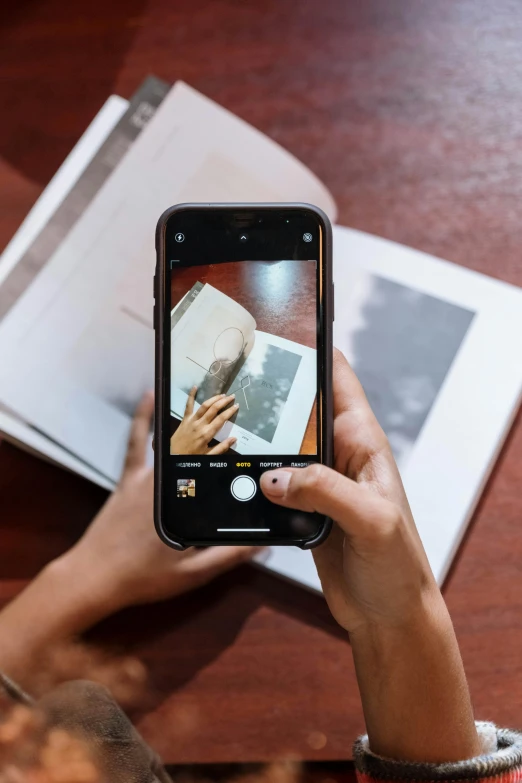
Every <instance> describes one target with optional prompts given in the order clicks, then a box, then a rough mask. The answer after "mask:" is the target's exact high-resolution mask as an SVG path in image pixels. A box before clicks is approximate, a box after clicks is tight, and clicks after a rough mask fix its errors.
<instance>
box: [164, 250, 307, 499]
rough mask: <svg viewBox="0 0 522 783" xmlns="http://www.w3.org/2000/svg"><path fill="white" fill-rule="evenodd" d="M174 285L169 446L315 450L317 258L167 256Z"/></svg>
mask: <svg viewBox="0 0 522 783" xmlns="http://www.w3.org/2000/svg"><path fill="white" fill-rule="evenodd" d="M170 283H171V290H170V295H171V324H170V326H171V332H170V418H171V437H170V454H171V455H172V456H176V457H177V458H178V462H179V458H180V457H182V456H184V455H185V456H190V457H196V456H201V455H208V456H209V457H212V458H214V457H215V458H216V462H218V461H219V458H220V457H222V458H227V459H230V458H234V457H238V456H239V455H241V456H244V457H248V456H256V457H260V458H263V457H266V458H270V457H277V456H279V455H289V456H290V455H296V456H299V455H310V456H314V455H317V453H318V445H317V262H316V261H315V260H313V259H305V260H293V259H286V260H285V259H281V260H279V261H273V260H271V261H263V260H254V261H250V260H240V261H226V260H225V261H222V262H220V263H208V264H204V263H203V264H201V263H198V264H197V265H194V266H191V265H180V264H178V262H176V261H175V260H173V261H172V262H171V276H170ZM264 462H266V467H272V464H271V462H270V459H267V460H265V461H264ZM264 462H261V464H260V466H261V467H263V466H264ZM181 464H182V461H181V463H180V467H181ZM234 464H235V463H234ZM239 464H241V461H239ZM245 464H248V463H245ZM299 464H300V463H299ZM303 464H304V463H303ZM187 486H188V485H187ZM192 489H193V488H192ZM180 493H181V494H180ZM178 496H180V497H185V496H188V497H190V496H194V492H193V491H192V492H191V487H188V489H187V491H186V492H185V485H184V484H181V485H180V484H179V482H178Z"/></svg>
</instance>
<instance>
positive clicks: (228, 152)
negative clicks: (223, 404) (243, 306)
mask: <svg viewBox="0 0 522 783" xmlns="http://www.w3.org/2000/svg"><path fill="white" fill-rule="evenodd" d="M127 105H128V104H127V103H126V102H124V101H123V100H122V99H117V98H114V99H113V100H111V102H110V104H108V105H107V106H106V107H105V109H104V110H103V112H102V113H101V114H100V117H99V118H98V119H97V120H96V121H95V122H93V126H92V128H91V129H90V131H89V132H88V133H87V134H86V135H85V138H84V139H82V140H81V142H80V143H79V146H78V150H75V151H74V152H73V153H72V154H71V156H70V159H69V160H68V163H67V165H66V166H64V167H63V172H62V171H61V172H60V177H57V178H55V180H53V183H51V186H50V188H49V190H48V191H46V192H44V194H43V195H42V197H41V199H40V200H39V202H38V203H37V205H36V207H35V210H33V211H32V213H31V215H30V220H28V221H27V222H26V223H24V225H23V227H22V229H21V231H20V232H19V233H18V234H17V235H16V236H15V238H14V239H13V241H12V243H10V245H9V247H8V248H7V250H6V252H5V253H4V255H3V256H2V258H1V260H0V302H1V301H2V298H3V296H4V291H3V286H2V285H1V281H2V280H3V279H5V278H6V277H7V275H10V274H11V271H12V270H14V268H15V267H16V265H17V264H18V263H20V260H21V258H23V256H24V253H25V252H26V250H27V249H28V247H29V246H30V244H31V243H32V242H33V241H34V239H35V238H36V236H37V234H38V232H39V231H40V230H43V229H44V228H45V225H46V223H47V221H48V220H50V219H51V218H52V215H53V213H54V212H55V211H56V208H57V206H58V205H59V203H60V202H61V201H62V200H64V199H66V198H67V193H68V192H70V190H71V188H72V187H73V186H74V183H75V182H76V181H77V180H80V179H81V176H82V172H83V171H84V170H85V167H86V166H88V164H89V161H90V160H91V159H94V158H95V157H96V154H97V151H98V150H99V149H100V147H101V145H102V144H103V143H104V141H105V139H107V137H108V136H110V134H111V131H112V129H113V128H114V127H115V126H116V125H117V123H118V122H119V121H120V120H121V117H122V115H123V114H124V113H125V111H126V107H127ZM64 172H65V173H66V176H62V174H63V173H64ZM173 173H174V174H173ZM109 174H110V176H109ZM104 176H105V179H104V178H103V177H102V178H101V179H100V181H99V182H98V185H97V187H98V188H99V189H98V190H97V191H96V193H92V194H91V196H90V197H89V199H88V203H87V204H86V206H85V209H84V212H83V214H82V216H81V218H79V219H77V220H75V222H74V225H72V226H71V227H70V228H69V229H68V231H67V235H66V236H65V238H64V239H62V241H61V243H60V246H59V247H58V248H56V249H55V250H54V252H53V253H52V255H51V257H50V258H48V259H45V260H43V261H41V265H40V267H39V271H38V272H37V274H36V276H34V277H32V278H30V281H29V282H30V284H29V285H28V286H27V287H25V288H24V286H22V293H19V292H17V294H16V297H15V301H14V302H13V300H11V302H10V303H9V305H8V306H7V308H5V313H6V314H5V315H4V318H3V320H2V321H1V322H0V401H1V402H2V404H3V406H4V408H3V410H2V411H0V430H1V431H2V432H4V433H6V434H7V437H10V438H12V439H13V440H15V441H17V442H19V443H21V444H23V445H25V446H26V447H28V448H30V449H32V450H33V451H35V452H38V453H42V454H44V455H46V456H47V457H48V458H49V459H52V460H54V461H56V462H58V463H60V464H63V465H64V466H66V467H68V468H69V469H71V470H75V471H76V472H79V473H81V474H82V475H85V476H87V477H88V478H90V479H91V480H93V481H96V482H97V483H99V484H101V485H102V486H106V487H111V486H114V483H115V482H116V481H117V480H118V477H119V474H120V471H121V465H122V460H123V456H124V452H125V444H126V440H127V436H128V431H129V426H130V420H131V418H130V417H131V414H132V410H133V408H134V406H135V404H136V402H137V400H138V398H139V396H140V394H141V392H142V391H143V390H144V389H145V388H149V387H150V386H151V385H152V378H153V358H152V355H153V354H152V346H153V331H152V283H151V280H152V275H153V267H154V248H153V239H152V237H153V232H154V224H155V221H156V219H157V217H158V215H159V214H160V213H161V212H162V211H163V209H165V208H166V207H168V206H170V205H171V204H173V203H175V202H179V201H183V200H195V201H204V200H213V201H229V200H249V201H255V200H258V201H261V200H281V201H285V200H286V201H298V200H300V201H310V202H312V203H316V204H318V205H319V206H322V207H323V209H325V210H326V211H327V212H328V213H329V214H330V217H331V218H332V219H333V218H334V217H335V212H336V210H335V204H334V201H333V199H332V197H331V195H330V194H329V193H328V191H327V190H326V188H325V187H324V186H323V185H322V184H321V183H320V182H319V181H318V180H317V178H315V177H314V176H313V175H312V174H311V173H310V172H308V170H307V169H306V168H305V167H304V166H303V165H302V164H300V163H299V162H297V161H296V160H295V159H294V158H292V157H291V156H290V155H288V154H287V153H286V152H284V151H283V150H281V148H279V147H277V145H275V144H274V143H273V142H271V141H269V140H268V139H266V138H265V137H263V136H262V134H260V133H259V132H257V131H255V130H253V129H252V128H249V126H247V125H246V124H245V123H243V122H242V121H241V120H238V119H237V118H235V117H233V116H232V115H231V114H230V113H228V112H226V111H224V110H223V109H221V108H220V107H218V106H216V104H214V103H212V102H211V101H209V100H208V99H206V98H204V97H203V96H201V95H199V94H198V93H197V92H196V91H194V90H192V89H191V88H189V87H187V86H186V85H183V84H178V85H176V86H175V87H174V88H173V89H172V90H171V91H170V92H169V93H168V95H167V97H166V98H165V99H164V100H163V101H162V102H161V106H160V108H159V109H158V110H157V111H156V112H155V114H154V116H153V117H152V119H150V121H149V122H148V124H147V125H146V127H145V128H144V129H143V130H142V131H141V132H140V133H139V135H138V136H137V138H136V139H135V140H134V141H133V142H132V144H131V145H130V146H129V147H128V149H127V151H126V152H125V154H124V155H123V156H122V158H121V159H120V160H119V163H118V165H117V167H116V168H115V169H114V170H113V171H112V173H110V166H109V167H107V168H106V170H105V175H104ZM101 180H103V181H101ZM334 280H335V283H336V297H335V299H336V308H335V309H336V320H335V324H334V342H335V344H336V345H337V347H339V348H340V349H341V350H342V351H343V352H344V353H345V354H346V355H347V356H348V357H349V359H350V360H351V362H352V364H353V365H354V367H355V369H356V371H357V373H358V375H359V377H360V378H361V380H362V382H363V386H364V388H365V390H366V393H367V395H368V397H369V400H370V402H371V404H372V406H373V407H374V410H375V411H376V413H377V416H378V418H379V420H380V421H381V424H382V425H383V427H384V429H385V431H386V432H387V434H388V437H389V438H390V441H391V443H392V447H393V449H394V452H395V455H396V457H397V459H398V461H399V466H400V470H401V474H402V478H403V481H404V483H405V486H406V490H407V493H408V496H409V499H410V503H411V505H412V509H413V511H414V515H415V518H416V521H417V525H418V527H419V531H420V534H421V537H422V540H423V543H424V546H425V548H426V551H427V554H428V557H429V559H430V563H431V565H432V568H433V570H434V572H435V575H436V577H437V579H438V580H439V582H440V581H442V580H443V578H444V576H445V574H446V572H447V569H448V567H449V565H450V563H451V559H452V557H453V554H454V553H455V551H456V548H457V546H458V543H459V541H460V539H461V537H462V535H463V532H464V530H465V528H466V524H467V522H468V521H469V519H470V516H471V513H472V511H473V508H474V506H475V504H476V502H477V500H478V498H479V496H480V491H481V488H482V486H483V485H484V483H485V481H486V479H487V476H488V474H489V472H490V470H491V468H492V466H493V464H494V460H495V458H496V455H497V454H498V451H499V449H500V447H501V444H502V442H503V439H504V437H505V435H506V433H507V431H508V429H509V426H510V423H511V421H512V419H513V417H514V415H515V413H516V410H517V407H518V405H519V402H520V394H521V389H522V365H521V362H520V360H519V358H518V357H519V351H518V340H519V337H518V335H520V333H521V331H522V294H521V292H520V290H519V289H516V288H514V287H513V286H509V285H506V284H504V283H501V282H499V281H496V280H492V279H490V278H487V277H485V276H483V275H480V274H477V273H474V272H470V271H469V270H466V269H464V268H461V267H458V266H455V265H453V264H448V263H447V262H444V261H441V260H439V259H435V258H433V257H430V256H427V255H426V254H423V253H420V252H418V251H415V250H411V249H408V248H405V247H402V246H400V245H396V244H394V243H392V242H388V241H386V240H382V239H378V238H376V237H371V236H369V235H365V234H362V233H361V232H357V231H352V230H350V229H347V228H343V227H339V226H337V227H335V228H334ZM201 290H203V286H201V288H200V290H199V292H198V293H197V292H196V291H192V292H187V295H186V296H185V297H183V299H182V300H181V302H180V305H179V308H178V309H179V313H178V314H177V315H176V308H174V311H173V313H172V327H173V329H175V328H176V325H177V323H181V320H182V319H183V318H184V317H185V315H186V314H187V313H189V312H190V309H191V307H192V304H193V303H194V302H196V301H197V298H198V297H199V295H200V293H201ZM176 319H177V320H176ZM253 333H254V335H255V342H257V341H258V340H259V343H260V344H261V342H262V340H269V341H271V340H273V339H274V336H271V335H268V334H266V333H263V332H259V331H258V330H257V329H256V327H255V326H254V330H253ZM254 344H255V343H254ZM283 347H284V346H283ZM291 350H294V351H295V350H296V349H295V347H293V348H292V349H291ZM250 355H251V354H250ZM301 361H302V359H301ZM294 385H295V380H294ZM229 388H230V387H229ZM181 391H182V392H183V390H181ZM183 393H186V392H183ZM287 407H288V406H287ZM179 411H180V407H179V405H177V404H176V411H175V414H176V416H178V417H179V416H180V413H179ZM302 419H303V420H304V419H305V413H303V414H302ZM245 429H247V428H245ZM250 431H251V430H250ZM441 488H443V490H441ZM266 566H267V567H268V568H272V569H273V570H274V571H276V572H278V573H280V574H282V575H284V576H287V577H289V578H291V579H295V580H297V581H299V582H301V583H302V584H305V585H307V586H308V587H311V588H313V589H318V588H319V584H318V580H317V575H316V572H315V569H314V567H313V562H312V558H311V556H310V554H309V553H305V552H301V551H300V550H296V549H293V548H274V549H273V550H272V551H271V552H270V553H269V555H268V560H267V562H266Z"/></svg>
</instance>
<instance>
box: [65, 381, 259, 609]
mask: <svg viewBox="0 0 522 783" xmlns="http://www.w3.org/2000/svg"><path fill="white" fill-rule="evenodd" d="M202 407H203V406H202ZM210 407H212V406H210ZM153 410H154V397H153V395H152V394H148V395H146V396H145V397H144V398H143V400H142V402H141V403H140V405H139V407H138V409H137V411H136V415H135V417H134V421H133V425H132V430H131V435H130V440H129V446H128V451H127V459H126V462H125V467H124V471H123V476H122V478H121V481H120V483H119V485H118V487H117V488H116V490H115V492H114V494H113V495H112V496H111V497H110V498H109V500H108V501H107V503H106V504H105V506H104V507H103V508H102V510H101V511H100V513H99V514H98V516H97V517H96V518H95V519H94V521H93V522H92V523H91V525H90V526H89V528H88V529H87V531H86V533H85V534H84V536H83V537H82V538H81V539H80V541H79V542H78V544H77V545H76V546H75V547H74V548H73V549H72V550H71V551H70V552H69V553H68V554H67V555H66V557H67V559H68V560H69V563H70V564H72V565H70V566H69V567H74V570H75V572H76V573H78V574H84V573H88V572H89V571H92V563H95V564H96V568H95V573H94V574H93V576H94V577H95V578H96V580H98V582H99V583H100V585H101V586H102V589H103V592H104V593H105V595H106V596H107V600H109V598H110V601H111V604H112V606H113V607H114V608H121V607H122V606H125V605H129V604H138V603H145V602H149V601H158V600H161V599H164V598H169V597H171V596H174V595H179V594H180V593H183V592H186V591H187V590H191V589H193V588H195V587H198V586H200V585H202V584H205V583H206V582H209V581H211V580H212V579H213V578H214V577H215V576H217V575H218V574H220V573H222V572H223V571H227V570H229V569H230V568H232V567H233V566H235V565H238V564H239V563H244V562H246V561H247V560H249V559H251V557H252V555H253V554H254V552H255V551H257V550H256V549H255V548H253V547H243V546H223V547H209V548H207V549H202V550H197V549H194V548H190V549H187V550H185V551H183V552H178V551H175V550H173V549H171V548H170V547H168V546H166V545H165V544H164V543H163V542H162V541H161V540H160V539H159V537H158V535H157V533H156V531H155V529H154V524H153V488H154V487H153V485H154V478H153V471H152V470H151V469H150V468H148V467H147V465H146V462H145V456H146V448H147V439H148V436H149V430H150V424H151V418H152V414H153ZM99 591H100V586H98V588H97V592H99Z"/></svg>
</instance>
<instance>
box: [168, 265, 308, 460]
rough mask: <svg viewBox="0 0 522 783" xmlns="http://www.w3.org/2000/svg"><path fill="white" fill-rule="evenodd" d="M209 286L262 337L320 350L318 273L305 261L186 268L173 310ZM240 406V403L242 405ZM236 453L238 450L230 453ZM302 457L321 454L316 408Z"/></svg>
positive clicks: (178, 278) (179, 274)
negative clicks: (197, 288) (247, 317)
mask: <svg viewBox="0 0 522 783" xmlns="http://www.w3.org/2000/svg"><path fill="white" fill-rule="evenodd" d="M197 282H200V283H208V284H209V285H213V286H214V287H215V288H217V289H218V290H219V291H221V293H223V294H226V295H227V296H230V297H231V299H233V300H234V301H235V302H237V303H238V304H240V305H241V306H242V307H244V308H245V309H246V310H247V311H248V312H249V313H250V315H251V316H252V317H253V318H254V320H255V322H256V329H258V330H259V331H260V332H267V333H268V334H275V335H277V337H282V338H284V339H285V340H293V341H294V342H296V343H300V344H301V345H306V346H307V347H308V348H315V347H316V329H317V317H316V267H315V265H314V264H313V263H308V262H306V261H291V260H286V261H275V262H274V261H256V262H252V263H249V264H242V263H235V262H229V263H225V264H209V265H208V266H201V267H184V268H180V269H177V270H176V273H175V274H173V275H172V284H171V302H172V305H173V306H174V305H175V304H176V303H177V302H179V301H180V300H181V299H182V298H183V297H184V296H185V294H186V293H187V291H190V289H191V288H192V286H193V285H194V284H195V283H197ZM238 401H239V403H240V404H241V400H240V399H239V400H238ZM231 451H234V449H231ZM299 453H300V454H317V410H316V404H315V403H314V406H313V408H312V410H311V412H310V417H309V419H308V424H307V426H306V430H305V433H304V436H303V441H302V443H301V448H300V452H299Z"/></svg>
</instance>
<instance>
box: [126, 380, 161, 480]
mask: <svg viewBox="0 0 522 783" xmlns="http://www.w3.org/2000/svg"><path fill="white" fill-rule="evenodd" d="M153 413H154V392H147V393H146V394H144V395H143V397H142V398H141V401H140V403H139V405H138V407H137V408H136V412H135V414H134V418H133V420H132V424H131V430H130V435H129V444H128V446H127V456H126V458H125V467H124V471H123V472H124V473H125V472H127V471H128V470H133V469H134V468H139V467H141V466H142V465H144V464H145V458H146V453H147V440H148V437H149V432H150V425H151V420H152V414H153Z"/></svg>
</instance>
